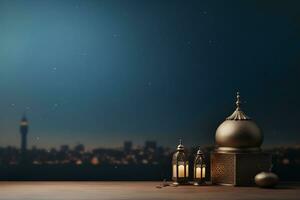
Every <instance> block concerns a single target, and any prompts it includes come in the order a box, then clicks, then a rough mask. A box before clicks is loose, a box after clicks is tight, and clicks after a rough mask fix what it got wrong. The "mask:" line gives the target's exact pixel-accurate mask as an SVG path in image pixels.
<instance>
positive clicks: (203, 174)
mask: <svg viewBox="0 0 300 200" xmlns="http://www.w3.org/2000/svg"><path fill="white" fill-rule="evenodd" d="M202 178H205V166H204V167H202Z"/></svg>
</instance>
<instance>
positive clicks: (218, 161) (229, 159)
mask: <svg viewBox="0 0 300 200" xmlns="http://www.w3.org/2000/svg"><path fill="white" fill-rule="evenodd" d="M211 178H212V183H213V184H231V185H234V184H235V155H234V154H223V153H212V156H211Z"/></svg>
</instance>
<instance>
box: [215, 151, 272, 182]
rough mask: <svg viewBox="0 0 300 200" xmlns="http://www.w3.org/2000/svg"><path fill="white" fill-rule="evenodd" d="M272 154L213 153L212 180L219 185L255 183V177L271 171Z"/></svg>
mask: <svg viewBox="0 0 300 200" xmlns="http://www.w3.org/2000/svg"><path fill="white" fill-rule="evenodd" d="M270 167H271V155H270V154H267V153H263V152H249V153H232V152H230V153H227V152H226V153H225V152H212V154H211V181H212V184H217V185H231V186H248V185H254V177H255V175H256V174H258V173H259V172H262V171H269V169H270Z"/></svg>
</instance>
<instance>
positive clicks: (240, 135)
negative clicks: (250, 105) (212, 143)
mask: <svg viewBox="0 0 300 200" xmlns="http://www.w3.org/2000/svg"><path fill="white" fill-rule="evenodd" d="M236 98H237V100H236V109H235V111H234V112H233V113H232V114H231V115H230V116H229V117H227V118H226V120H225V121H224V122H223V123H222V124H221V125H220V126H219V127H218V128H217V131H216V135H215V140H216V145H217V147H218V148H217V151H223V152H228V151H233V152H240V151H259V150H260V146H261V144H262V142H263V134H262V132H261V130H260V128H259V127H258V126H257V124H256V123H255V122H254V121H253V120H252V119H251V118H250V117H248V116H247V115H246V114H245V113H244V112H243V111H242V110H241V100H240V94H239V92H237V96H236Z"/></svg>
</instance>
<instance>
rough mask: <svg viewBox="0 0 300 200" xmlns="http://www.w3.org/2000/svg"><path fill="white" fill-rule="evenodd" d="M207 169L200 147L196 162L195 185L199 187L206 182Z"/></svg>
mask: <svg viewBox="0 0 300 200" xmlns="http://www.w3.org/2000/svg"><path fill="white" fill-rule="evenodd" d="M205 167H206V166H205V162H204V155H203V153H202V151H201V149H200V147H199V150H198V151H197V155H196V157H195V160H194V181H195V183H194V185H199V184H201V183H204V182H205V170H206V168H205Z"/></svg>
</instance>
